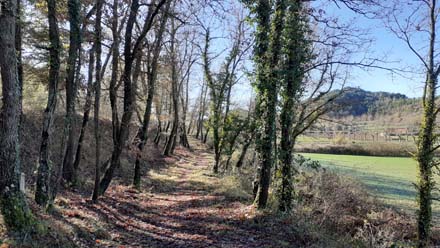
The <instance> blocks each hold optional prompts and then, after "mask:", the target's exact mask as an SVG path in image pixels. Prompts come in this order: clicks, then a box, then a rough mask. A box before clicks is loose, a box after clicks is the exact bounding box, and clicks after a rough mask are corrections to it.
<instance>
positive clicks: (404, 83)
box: [328, 5, 423, 97]
mask: <svg viewBox="0 0 440 248" xmlns="http://www.w3.org/2000/svg"><path fill="white" fill-rule="evenodd" d="M328 12H329V13H332V14H334V15H337V16H339V17H340V18H341V19H344V20H352V21H354V22H355V25H356V26H358V27H360V28H365V29H368V30H369V33H370V34H369V36H371V38H372V39H373V43H372V44H371V47H370V48H369V52H370V53H371V56H372V57H378V58H384V59H385V60H386V61H388V63H383V64H380V63H379V65H381V66H385V67H390V68H405V69H404V70H408V69H407V67H411V68H416V70H417V71H418V72H421V71H422V67H421V62H420V60H419V59H418V58H417V57H416V55H415V54H414V53H412V52H411V50H410V49H409V48H408V46H407V44H406V43H405V42H403V41H402V40H400V39H398V38H397V37H396V36H395V34H393V33H392V32H391V31H390V30H389V29H388V28H386V27H385V25H384V22H383V20H378V19H371V18H367V17H364V16H361V15H358V14H354V13H353V12H352V11H350V10H348V9H347V8H344V7H342V6H340V7H339V8H338V7H336V6H335V5H333V6H331V7H330V10H328ZM407 14H408V13H405V12H404V13H403V16H405V15H407ZM422 54H423V53H422ZM422 83H423V77H421V76H420V75H414V74H413V73H405V72H399V73H390V72H389V71H387V70H383V69H369V70H367V71H366V70H363V69H360V68H355V67H354V68H352V69H351V79H350V80H349V84H350V86H354V87H360V88H362V89H365V90H369V91H387V92H393V93H402V94H405V95H407V96H408V97H420V96H422V90H423V88H422Z"/></svg>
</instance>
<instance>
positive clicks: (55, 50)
mask: <svg viewBox="0 0 440 248" xmlns="http://www.w3.org/2000/svg"><path fill="white" fill-rule="evenodd" d="M47 9H48V12H47V13H48V20H49V41H50V50H49V87H48V90H49V95H48V99H47V106H46V109H45V110H44V121H43V131H42V133H41V144H40V154H39V166H38V170H37V186H36V189H35V201H36V202H37V203H38V204H39V205H41V206H47V204H48V203H49V201H50V199H51V196H50V193H51V187H52V186H53V185H50V184H51V174H52V173H53V171H52V167H51V162H50V156H49V151H50V148H49V143H50V137H51V134H52V122H53V117H54V112H55V109H56V105H57V91H58V82H59V72H60V52H61V42H60V38H59V37H60V36H59V30H58V20H57V12H56V1H55V0H47Z"/></svg>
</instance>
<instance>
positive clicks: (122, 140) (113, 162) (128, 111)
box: [99, 0, 166, 195]
mask: <svg viewBox="0 0 440 248" xmlns="http://www.w3.org/2000/svg"><path fill="white" fill-rule="evenodd" d="M165 2H166V0H160V1H159V3H158V4H157V5H155V4H152V5H150V7H149V10H148V13H147V17H146V20H145V23H144V26H143V27H142V31H141V33H140V35H139V36H138V38H137V39H136V41H135V42H134V45H133V42H132V38H133V28H134V24H135V22H136V18H137V15H138V10H139V7H140V4H139V0H133V1H132V3H131V6H130V15H129V18H128V21H127V26H126V31H125V44H124V73H123V76H122V79H123V82H124V112H123V115H122V119H121V124H120V127H119V128H118V136H117V139H116V141H115V144H116V145H115V146H114V149H113V152H112V157H111V159H110V166H109V167H108V168H107V170H106V171H105V173H104V176H103V178H102V179H101V182H100V185H99V191H100V195H102V194H104V192H105V191H106V190H107V188H108V186H109V185H110V182H111V181H112V179H113V173H114V171H115V169H116V167H117V166H118V165H119V160H120V156H121V153H122V150H123V148H124V147H125V144H126V142H127V140H128V135H129V127H130V122H131V116H132V115H133V111H134V108H135V101H134V100H135V91H134V88H133V83H132V80H131V76H132V70H133V61H134V59H135V58H136V57H137V53H138V52H139V50H140V49H141V45H142V43H143V42H144V39H145V36H146V35H147V33H148V31H149V30H150V29H151V27H152V25H153V21H154V19H155V17H156V15H157V14H158V12H159V10H160V9H161V8H162V6H163V5H164V4H165ZM153 3H155V1H154V2H153Z"/></svg>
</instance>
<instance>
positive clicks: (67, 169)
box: [62, 0, 81, 184]
mask: <svg viewBox="0 0 440 248" xmlns="http://www.w3.org/2000/svg"><path fill="white" fill-rule="evenodd" d="M80 6H81V5H80V2H79V0H69V1H68V9H69V11H68V12H69V22H70V45H69V56H68V59H67V77H66V116H65V120H64V139H63V140H64V146H63V151H62V152H63V156H64V157H63V161H62V168H63V169H62V171H63V174H62V176H63V178H64V180H66V182H68V183H70V184H75V183H76V172H75V169H74V167H73V162H74V161H73V160H74V144H75V132H74V126H75V101H76V95H77V85H76V81H75V72H76V69H75V68H76V61H77V59H78V52H79V46H80V43H81V35H80V33H81V31H80Z"/></svg>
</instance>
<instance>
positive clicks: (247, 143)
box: [235, 138, 252, 168]
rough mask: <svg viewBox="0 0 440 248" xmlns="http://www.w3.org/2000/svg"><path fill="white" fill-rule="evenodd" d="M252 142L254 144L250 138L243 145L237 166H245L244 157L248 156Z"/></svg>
mask: <svg viewBox="0 0 440 248" xmlns="http://www.w3.org/2000/svg"><path fill="white" fill-rule="evenodd" d="M251 144H252V138H251V139H249V140H248V141H247V142H246V143H245V144H244V145H243V148H242V149H241V153H240V157H239V158H238V161H237V164H235V167H237V168H241V167H242V166H243V163H244V159H245V158H246V154H247V151H248V149H249V147H250V146H251Z"/></svg>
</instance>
